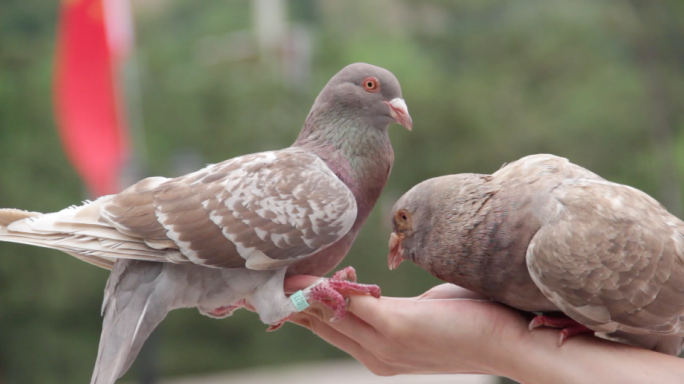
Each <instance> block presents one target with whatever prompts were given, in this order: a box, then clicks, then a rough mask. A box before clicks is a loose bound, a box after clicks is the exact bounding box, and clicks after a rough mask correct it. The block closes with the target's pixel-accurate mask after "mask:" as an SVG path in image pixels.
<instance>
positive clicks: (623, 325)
mask: <svg viewBox="0 0 684 384" xmlns="http://www.w3.org/2000/svg"><path fill="white" fill-rule="evenodd" d="M553 195H554V197H555V199H553V203H552V204H557V205H556V206H555V207H549V208H551V209H548V210H546V212H555V213H554V214H553V215H551V216H552V217H548V218H546V220H545V221H546V223H545V224H543V226H542V228H541V229H540V230H539V231H538V232H537V233H536V234H535V236H534V237H533V239H532V241H531V242H530V245H529V247H528V249H527V265H528V268H529V271H530V274H531V275H532V278H533V280H534V282H535V283H536V284H537V286H539V288H540V289H541V291H542V292H543V293H544V294H545V295H546V296H547V297H548V298H549V299H550V300H551V301H552V302H554V304H556V305H557V306H558V307H559V308H560V309H561V310H563V312H565V313H566V314H568V315H569V316H571V317H573V318H574V319H575V320H577V321H579V322H581V323H583V324H585V325H587V326H589V327H591V328H592V329H594V330H596V331H601V332H613V331H615V330H625V331H628V332H632V333H644V334H646V333H649V334H671V335H675V334H677V335H684V327H683V326H682V320H684V236H682V231H683V230H684V228H682V223H681V222H680V221H678V220H677V219H676V218H675V217H674V216H671V215H670V214H669V213H668V212H667V211H666V210H665V209H664V208H663V207H662V206H661V205H660V204H659V203H658V202H657V201H655V200H654V199H652V198H651V197H649V196H648V195H646V194H645V193H643V192H641V191H639V190H636V189H634V188H631V187H628V186H624V185H619V184H615V183H610V182H607V181H601V180H588V179H581V180H567V181H565V182H564V183H562V184H561V185H560V186H559V187H558V188H556V189H555V190H554V192H553Z"/></svg>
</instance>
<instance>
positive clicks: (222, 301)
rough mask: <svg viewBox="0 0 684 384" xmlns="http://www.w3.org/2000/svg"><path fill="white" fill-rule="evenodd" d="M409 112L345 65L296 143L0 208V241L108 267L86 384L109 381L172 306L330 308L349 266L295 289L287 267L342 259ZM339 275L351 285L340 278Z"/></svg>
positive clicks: (385, 80) (306, 269)
mask: <svg viewBox="0 0 684 384" xmlns="http://www.w3.org/2000/svg"><path fill="white" fill-rule="evenodd" d="M394 122H398V123H400V124H402V125H404V126H405V127H406V128H408V129H411V127H412V122H411V118H410V116H409V114H408V109H407V107H406V104H405V102H404V100H403V99H402V95H401V88H400V86H399V82H398V81H397V79H396V78H395V77H394V75H393V74H392V73H391V72H389V71H387V70H386V69H383V68H379V67H375V66H372V65H369V64H363V63H357V64H352V65H349V66H347V67H345V68H344V69H342V70H341V71H340V72H339V73H337V74H336V75H335V76H334V77H333V78H332V79H331V80H330V81H329V82H328V84H327V85H326V86H325V88H323V90H322V91H321V93H320V95H319V96H318V98H317V99H316V101H315V103H314V105H313V107H312V109H311V112H310V113H309V115H308V117H307V119H306V122H305V123H304V127H303V128H302V131H301V133H300V134H299V137H298V138H297V140H296V141H295V143H294V144H293V145H292V146H291V147H289V148H286V149H283V150H279V151H271V152H263V153H256V154H251V155H245V156H241V157H236V158H233V159H230V160H226V161H224V162H222V163H218V164H214V165H210V166H208V167H206V168H204V169H202V170H199V171H197V172H194V173H191V174H188V175H185V176H181V177H178V178H175V179H167V178H164V177H152V178H148V179H145V180H142V181H140V182H139V183H137V184H135V185H133V186H131V187H130V188H128V189H126V190H125V191H123V192H121V193H120V194H118V195H110V196H104V197H101V198H99V199H97V200H95V201H92V202H86V203H85V204H84V205H82V206H78V207H70V208H67V209H64V210H62V211H60V212H56V213H49V214H42V213H35V212H26V211H19V210H14V209H4V210H0V240H1V241H11V242H17V243H25V244H31V245H36V246H41V247H48V248H54V249H58V250H61V251H64V252H66V253H68V254H70V255H72V256H75V257H77V258H79V259H82V260H84V261H87V262H89V263H92V264H95V265H98V266H100V267H104V268H108V269H111V270H112V272H111V275H110V277H109V280H108V282H107V286H106V289H105V297H104V303H103V313H104V324H103V328H102V337H101V340H100V348H99V352H98V357H97V362H96V366H95V370H94V373H93V377H92V381H91V383H92V384H111V383H114V382H115V381H116V379H117V378H119V377H120V376H121V375H123V374H124V373H125V372H126V370H128V368H129V367H130V365H131V364H132V363H133V360H134V359H135V357H136V355H137V353H138V352H139V350H140V347H141V346H142V344H143V342H144V341H145V339H146V338H147V337H148V336H149V334H150V333H151V332H152V330H153V329H154V328H155V327H156V326H157V325H158V324H159V323H160V322H161V321H162V320H163V319H164V317H165V316H166V314H167V313H168V312H169V311H170V310H172V309H176V308H181V307H197V308H198V309H199V311H200V312H201V313H203V314H205V315H209V316H212V317H225V316H228V315H230V314H231V313H232V311H234V310H235V309H237V308H239V307H242V306H248V307H250V308H253V309H254V310H256V311H257V312H258V313H259V316H260V318H261V320H262V321H263V322H264V323H266V324H270V325H271V326H272V327H271V328H272V329H275V328H277V327H279V326H280V325H281V324H282V323H283V322H284V321H285V320H286V319H287V318H288V317H289V316H291V315H293V314H294V313H296V312H297V311H298V310H299V309H301V308H303V306H306V305H307V303H310V302H313V301H323V302H324V304H326V305H329V306H330V307H331V308H333V309H334V310H335V314H336V316H338V317H339V316H342V315H343V314H344V311H345V302H344V298H343V296H342V295H341V294H340V293H339V292H340V291H342V292H357V293H370V294H373V295H376V296H379V295H380V291H379V288H378V287H377V286H365V285H360V284H355V282H354V280H355V274H354V271H353V269H350V268H347V269H345V270H343V271H341V272H339V273H337V274H335V275H334V276H333V278H331V279H321V280H319V281H318V282H317V283H316V284H314V285H313V286H311V287H309V288H307V289H306V290H304V291H303V292H300V293H299V295H293V296H295V298H294V299H290V298H287V297H286V296H285V294H284V293H283V280H284V279H285V277H286V276H291V275H298V274H307V275H318V276H323V275H324V274H326V273H328V272H330V271H331V270H332V269H333V268H335V266H337V264H338V263H339V262H340V261H341V260H342V259H343V258H344V256H345V255H346V253H347V251H349V248H350V247H351V245H352V243H353V242H354V239H355V238H356V235H357V234H358V233H359V230H360V229H361V226H363V223H364V222H365V221H366V218H367V217H368V214H369V213H370V211H371V209H372V208H373V205H374V204H375V202H376V201H377V199H378V197H379V196H380V192H381V191H382V189H383V188H384V186H385V183H386V182H387V178H388V177H389V173H390V170H391V169H392V163H393V161H394V154H393V151H392V146H391V144H390V140H389V136H388V134H387V128H388V126H389V125H390V124H391V123H394ZM348 280H352V281H348Z"/></svg>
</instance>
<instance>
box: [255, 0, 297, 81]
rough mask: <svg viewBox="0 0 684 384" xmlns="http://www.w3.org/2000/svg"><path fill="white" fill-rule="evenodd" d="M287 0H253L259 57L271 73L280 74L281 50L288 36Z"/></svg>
mask: <svg viewBox="0 0 684 384" xmlns="http://www.w3.org/2000/svg"><path fill="white" fill-rule="evenodd" d="M285 1H286V0H252V17H253V25H254V35H255V39H256V44H257V50H258V52H259V59H260V61H261V63H262V65H264V66H265V67H266V68H268V69H269V71H270V72H271V75H273V76H278V75H279V73H278V72H279V69H280V59H281V58H280V52H281V47H282V43H283V40H284V39H285V38H286V37H287V32H288V31H287V13H286V8H287V4H286V2H285Z"/></svg>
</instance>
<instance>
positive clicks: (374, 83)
mask: <svg viewBox="0 0 684 384" xmlns="http://www.w3.org/2000/svg"><path fill="white" fill-rule="evenodd" d="M363 89H365V90H366V91H368V92H377V91H379V90H380V82H379V81H378V79H376V78H375V77H366V78H365V79H363Z"/></svg>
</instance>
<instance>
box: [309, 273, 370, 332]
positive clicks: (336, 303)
mask: <svg viewBox="0 0 684 384" xmlns="http://www.w3.org/2000/svg"><path fill="white" fill-rule="evenodd" d="M345 294H365V295H372V296H373V297H380V287H378V286H377V285H368V284H359V283H357V282H356V271H355V270H354V268H352V267H346V268H344V269H341V270H339V271H337V272H335V274H333V275H332V277H331V278H329V279H320V280H318V281H317V282H316V283H314V285H312V286H310V287H308V288H306V289H305V290H304V296H305V297H306V299H307V301H308V302H309V303H315V302H319V303H321V304H323V305H325V306H326V307H328V308H330V309H332V310H333V311H334V312H335V315H334V316H333V318H332V319H331V321H338V320H340V319H341V318H342V316H344V314H345V313H346V312H347V300H346V299H345V297H344V295H345Z"/></svg>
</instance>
